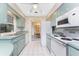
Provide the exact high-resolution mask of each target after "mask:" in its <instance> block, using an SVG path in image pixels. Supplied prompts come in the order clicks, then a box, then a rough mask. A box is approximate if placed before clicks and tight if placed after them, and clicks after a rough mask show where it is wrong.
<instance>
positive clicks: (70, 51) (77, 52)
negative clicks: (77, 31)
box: [68, 46, 79, 56]
mask: <svg viewBox="0 0 79 59" xmlns="http://www.w3.org/2000/svg"><path fill="white" fill-rule="evenodd" d="M68 55H69V56H79V50H77V49H75V48H73V47H71V46H68Z"/></svg>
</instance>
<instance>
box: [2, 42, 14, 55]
mask: <svg viewBox="0 0 79 59" xmlns="http://www.w3.org/2000/svg"><path fill="white" fill-rule="evenodd" d="M12 52H13V45H12V44H11V43H0V56H10V55H11V54H12Z"/></svg>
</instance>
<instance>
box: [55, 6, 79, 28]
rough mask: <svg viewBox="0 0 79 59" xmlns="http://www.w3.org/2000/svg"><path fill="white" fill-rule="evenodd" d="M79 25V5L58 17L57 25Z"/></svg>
mask: <svg viewBox="0 0 79 59" xmlns="http://www.w3.org/2000/svg"><path fill="white" fill-rule="evenodd" d="M75 26H79V7H77V8H74V9H73V10H71V11H69V12H67V13H65V14H64V15H62V16H60V17H58V18H56V27H57V28H59V27H75Z"/></svg>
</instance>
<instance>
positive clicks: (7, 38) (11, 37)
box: [0, 31, 26, 40]
mask: <svg viewBox="0 0 79 59" xmlns="http://www.w3.org/2000/svg"><path fill="white" fill-rule="evenodd" d="M25 33H26V31H22V32H18V33H16V34H13V35H6V36H0V40H9V39H10V40H11V39H14V38H16V37H18V36H21V35H23V34H25Z"/></svg>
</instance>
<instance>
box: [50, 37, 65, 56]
mask: <svg viewBox="0 0 79 59" xmlns="http://www.w3.org/2000/svg"><path fill="white" fill-rule="evenodd" d="M51 54H54V55H55V56H66V45H65V44H63V43H62V42H60V41H58V40H57V39H55V38H52V37H51Z"/></svg>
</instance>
